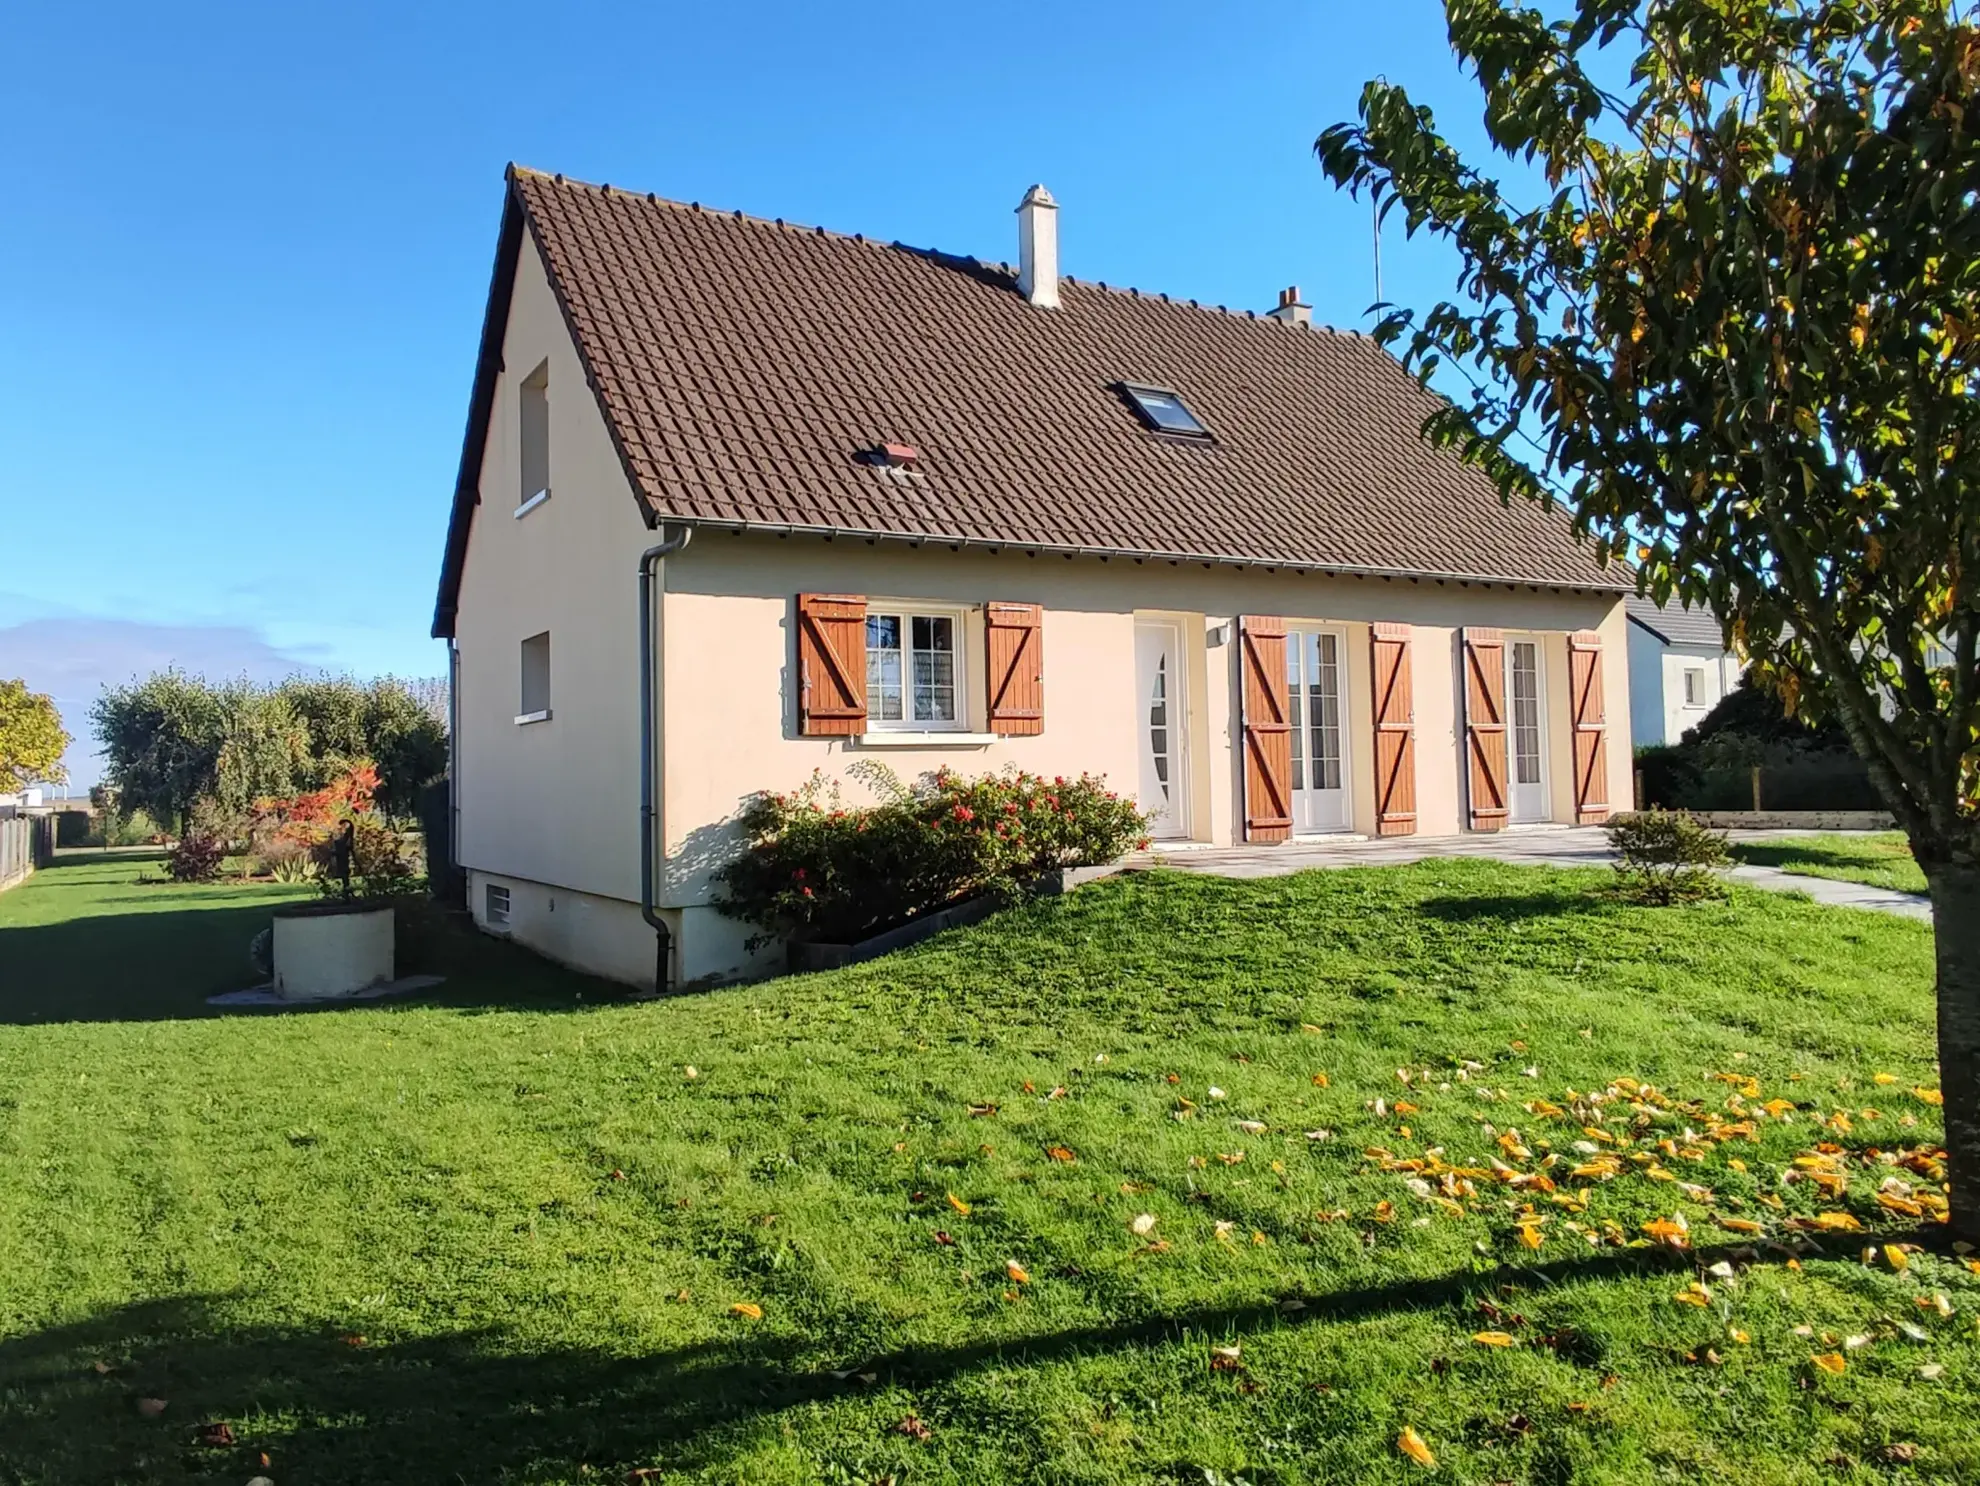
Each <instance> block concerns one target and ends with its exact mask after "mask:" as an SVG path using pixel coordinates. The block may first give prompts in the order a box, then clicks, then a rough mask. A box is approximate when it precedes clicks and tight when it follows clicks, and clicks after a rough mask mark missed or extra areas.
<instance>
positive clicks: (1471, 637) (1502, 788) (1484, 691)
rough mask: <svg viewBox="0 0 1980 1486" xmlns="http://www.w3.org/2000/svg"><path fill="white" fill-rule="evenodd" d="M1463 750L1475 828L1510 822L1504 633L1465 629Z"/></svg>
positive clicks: (1481, 828) (1497, 825)
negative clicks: (1507, 781)
mask: <svg viewBox="0 0 1980 1486" xmlns="http://www.w3.org/2000/svg"><path fill="white" fill-rule="evenodd" d="M1464 751H1465V755H1466V757H1467V758H1468V759H1469V760H1470V771H1469V773H1470V786H1471V828H1472V830H1474V831H1496V830H1498V829H1499V828H1500V827H1501V826H1503V825H1504V824H1505V823H1506V637H1505V636H1504V635H1503V634H1502V633H1500V632H1499V631H1498V630H1495V629H1466V630H1465V632H1464Z"/></svg>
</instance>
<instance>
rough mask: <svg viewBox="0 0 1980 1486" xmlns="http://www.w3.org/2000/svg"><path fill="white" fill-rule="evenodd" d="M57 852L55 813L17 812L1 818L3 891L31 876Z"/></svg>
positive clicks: (0, 875)
mask: <svg viewBox="0 0 1980 1486" xmlns="http://www.w3.org/2000/svg"><path fill="white" fill-rule="evenodd" d="M54 856H55V817H54V816H52V815H16V816H12V817H10V818H8V819H6V820H0V893H4V892H5V891H6V890H7V889H8V888H10V887H14V886H17V885H18V884H20V883H22V882H25V881H26V880H27V877H28V874H29V873H31V872H33V871H34V869H35V868H37V867H45V866H47V865H48V864H49V862H50V861H52V860H53V859H54Z"/></svg>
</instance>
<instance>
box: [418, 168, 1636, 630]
mask: <svg viewBox="0 0 1980 1486" xmlns="http://www.w3.org/2000/svg"><path fill="white" fill-rule="evenodd" d="M510 181H511V193H510V197H509V205H508V213H507V217H506V218H505V221H504V231H503V243H502V245H501V248H500V249H499V251H498V261H497V266H496V282H495V284H494V285H493V286H492V288H491V293H490V300H489V321H488V324H487V325H485V326H484V332H483V346H482V359H483V365H482V367H481V369H480V371H479V372H478V373H477V383H476V394H475V395H476V402H477V408H476V409H475V412H474V413H473V414H471V418H470V425H469V430H468V439H467V443H466V446H465V447H464V449H463V457H462V470H461V483H460V486H459V487H458V488H457V490H456V509H455V526H456V530H455V531H454V532H452V533H450V538H449V562H448V568H449V573H447V574H443V578H442V591H441V596H440V597H441V603H440V613H439V614H438V615H437V616H436V620H435V633H437V634H445V633H450V632H451V629H452V618H453V596H454V590H455V588H457V585H458V578H459V572H458V566H459V562H460V560H461V559H462V558H463V557H464V554H465V545H466V521H467V519H469V518H470V516H471V507H472V504H473V500H474V498H475V497H474V491H475V487H476V486H477V485H478V482H479V466H480V456H481V443H482V440H481V438H479V437H478V436H477V428H478V427H479V430H480V431H481V432H483V433H485V428H486V422H485V419H486V401H487V398H488V397H489V396H491V395H492V392H493V371H492V364H493V363H492V362H491V338H492V346H493V357H494V359H495V360H497V361H498V360H499V356H500V347H501V329H502V325H501V322H502V321H504V320H505V319H506V308H507V299H508V289H509V284H510V282H511V281H512V279H513V273H514V254H515V251H516V249H517V247H518V246H519V244H520V241H521V225H522V222H524V221H526V223H527V227H528V229H529V231H530V233H531V234H532V235H533V237H534V238H535V240H536V242H537V244H538V245H539V247H540V248H541V250H542V253H543V257H544V261H545V262H546V264H547V265H548V267H549V270H550V274H551V278H552V282H553V284H554V285H555V286H556V289H557V291H558V294H559V296H560V298H561V300H562V303H563V307H564V311H565V315H566V317H567V319H568V321H569V323H570V325H571V328H572V331H573V333H574V335H575V338H576V340H577V344H578V349H579V352H580V354H581V356H582V357H583V359H584V361H585V364H586V366H587V367H588V369H589V372H590V375H591V378H592V381H593V384H594V386H595V388H596V391H597V394H598V399H599V402H600V405H601V406H602V407H603V409H604V411H605V414H606V417H607V420H608V422H609V424H610V426H611V428H612V430H613V433H614V436H615V438H616V439H617V440H618V443H619V448H620V453H621V457H622V458H623V460H624V462H625V466H626V470H627V474H628V476H629V477H630V479H631V481H632V484H633V488H634V490H635V491H636V492H637V494H638V495H639V496H640V498H641V499H642V500H643V501H644V503H645V505H646V507H647V512H646V514H647V518H648V520H649V521H650V522H655V523H657V522H658V521H660V520H687V521H694V522H703V523H718V524H734V525H741V526H760V527H770V528H776V529H780V530H782V529H790V528H797V529H803V530H817V531H827V532H845V533H860V534H879V535H883V536H897V537H905V538H924V537H925V538H942V539H951V540H954V539H961V540H966V541H971V542H984V543H992V544H1002V545H1009V546H1015V547H1020V548H1026V549H1030V548H1038V549H1047V550H1060V551H1063V550H1090V551H1103V552H1120V553H1133V554H1138V555H1147V556H1156V557H1187V558H1201V559H1215V560H1223V561H1232V562H1240V563H1256V564H1264V565H1275V566H1286V567H1296V568H1306V569H1314V570H1323V571H1342V572H1360V573H1385V574H1386V573H1395V574H1416V575H1436V576H1443V577H1457V578H1470V579H1485V580H1498V581H1509V582H1519V583H1532V584H1544V585H1552V586H1570V587H1580V588H1599V589H1622V588H1627V587H1630V586H1632V584H1631V582H1630V580H1629V578H1628V577H1627V576H1626V575H1625V574H1624V573H1622V572H1621V571H1620V570H1619V569H1604V568H1602V567H1600V566H1599V565H1598V564H1597V562H1596V560H1595V557H1594V554H1593V552H1592V551H1591V549H1590V548H1589V547H1588V546H1586V545H1585V544H1583V543H1582V542H1580V541H1579V540H1577V539H1576V537H1575V536H1574V534H1573V532H1572V530H1571V528H1570V526H1569V522H1568V519H1567V517H1566V515H1565V514H1564V513H1562V512H1560V511H1558V510H1543V509H1542V508H1541V507H1539V506H1537V505H1533V504H1530V503H1525V502H1521V503H1517V504H1515V505H1513V506H1512V507H1511V508H1510V509H1508V508H1506V507H1504V506H1502V505H1501V504H1500V501H1499V498H1498V494H1497V492H1496V490H1495V489H1494V488H1493V486H1492V485H1491V483H1490V481H1489V480H1487V479H1486V477H1485V476H1484V474H1482V473H1481V472H1480V471H1478V470H1476V469H1473V468H1471V467H1469V466H1466V465H1463V464H1461V463H1459V462H1458V460H1457V459H1456V458H1455V457H1453V456H1452V455H1450V454H1448V453H1445V452H1441V451H1439V450H1436V449H1433V448H1431V447H1430V446H1429V445H1427V444H1426V443H1425V442H1424V441H1423V440H1422V439H1421V437H1420V436H1419V433H1418V430H1419V428H1420V427H1421V424H1422V422H1423V419H1424V417H1425V416H1426V414H1427V413H1428V412H1429V411H1430V410H1431V408H1432V407H1433V406H1434V405H1435V404H1434V402H1433V399H1432V396H1431V394H1430V393H1428V392H1426V391H1424V390H1423V389H1422V388H1421V387H1419V386H1418V385H1417V384H1416V382H1415V381H1414V380H1413V379H1412V378H1411V377H1410V376H1409V375H1408V373H1406V372H1405V371H1404V370H1403V369H1402V367H1401V366H1400V365H1399V364H1398V363H1397V362H1396V361H1395V359H1394V358H1392V357H1391V356H1389V355H1388V354H1387V353H1386V352H1385V351H1383V350H1381V349H1380V348H1379V347H1377V346H1376V345H1375V344H1374V343H1373V342H1372V341H1370V340H1369V339H1367V338H1365V337H1363V336H1359V335H1354V334H1338V333H1335V332H1333V331H1329V330H1321V329H1312V328H1307V327H1302V326H1296V325H1288V324H1283V323H1281V322H1279V321H1277V320H1274V319H1271V318H1269V317H1265V316H1253V315H1249V314H1243V313H1239V314H1230V313H1226V312H1223V311H1221V310H1217V309H1210V308H1199V307H1197V306H1196V305H1194V304H1191V303H1183V302H1180V301H1171V300H1170V299H1168V298H1167V297H1166V296H1159V295H1152V294H1142V293H1138V292H1136V291H1133V290H1120V289H1110V288H1105V287H1101V286H1097V285H1093V284H1088V283H1084V282H1076V281H1073V280H1070V279H1068V280H1066V281H1064V283H1063V286H1062V289H1061V302H1062V307H1061V308H1059V309H1057V310H1045V309H1039V308H1036V307H1034V306H1032V305H1030V304H1028V303H1027V302H1026V301H1025V300H1024V298H1023V297H1022V296H1021V295H1020V294H1019V293H1018V291H1017V289H1016V284H1015V275H1014V273H1013V272H1012V271H1011V270H1010V269H1008V268H1006V267H1005V266H1003V265H1001V264H985V263H980V262H977V261H976V260H974V259H968V258H956V257H950V256H947V255H944V254H940V253H934V252H929V251H925V250H921V249H915V248H908V247H904V246H902V245H900V244H884V243H879V242H868V241H865V240H864V239H862V238H859V237H847V236H843V235H841V234H837V233H831V232H826V231H824V230H823V229H821V228H811V227H798V226H795V225H788V224H784V223H781V222H769V221H764V220H761V219H758V218H750V217H745V216H743V215H742V214H740V213H732V212H718V211H713V210H706V209H702V208H700V207H698V206H693V205H682V204H680V203H677V202H671V201H665V200H661V199H658V198H655V197H651V196H641V195H636V194H631V193H628V192H625V191H621V190H615V189H613V188H611V187H597V186H588V185H580V184H578V183H576V182H569V181H564V180H561V179H558V178H553V177H551V176H546V175H539V174H537V173H535V172H533V171H525V170H512V171H511V173H510ZM498 301H499V303H498ZM1122 382H1140V383H1149V384H1153V385H1156V386H1161V387H1167V388H1170V389H1172V390H1173V391H1175V392H1176V393H1177V394H1179V395H1180V396H1181V397H1182V399H1183V400H1184V401H1185V402H1186V403H1187V404H1188V406H1189V407H1190V408H1191V410H1192V411H1194V412H1195V414H1196V415H1197V416H1198V417H1199V418H1200V419H1202V421H1203V422H1204V423H1205V424H1207V425H1208V427H1209V428H1210V430H1211V431H1212V433H1213V434H1214V435H1215V442H1214V443H1213V444H1211V445H1208V446H1203V445H1200V444H1192V443H1184V442H1179V441H1177V440H1174V439H1169V438H1164V437H1161V436H1159V435H1156V434H1153V433H1151V432H1148V431H1147V430H1146V429H1145V428H1144V427H1143V425H1142V424H1141V422H1140V421H1139V419H1137V418H1136V416H1135V415H1134V413H1133V412H1132V411H1130V409H1129V408H1128V407H1127V405H1126V404H1125V403H1124V402H1123V401H1122V399H1121V397H1120V395H1119V393H1118V391H1117V388H1118V385H1119V384H1120V383H1122ZM888 441H898V442H900V443H904V444H910V445H913V446H914V447H915V448H916V449H917V450H919V451H920V458H919V459H918V461H917V462H916V464H915V467H914V468H915V471H916V472H915V473H911V474H910V473H904V472H901V471H898V470H889V469H885V468H879V467H876V466H874V465H871V464H868V463H865V462H863V458H862V456H863V455H865V454H867V453H869V452H870V451H874V450H876V449H877V448H878V446H880V445H881V444H883V443H885V442H888Z"/></svg>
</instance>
